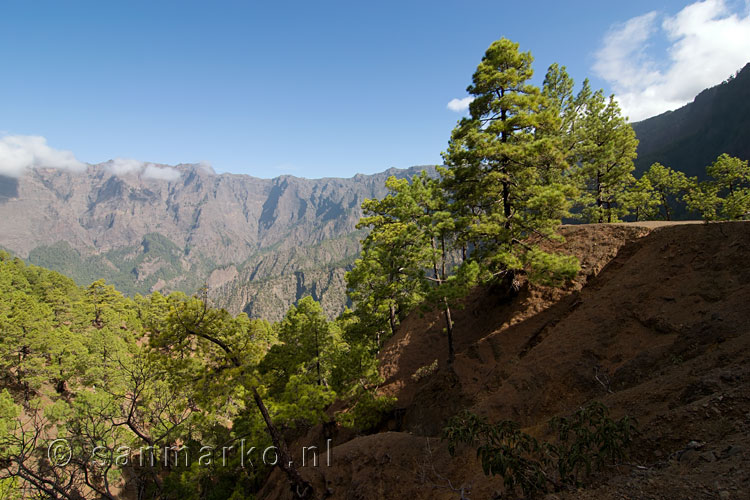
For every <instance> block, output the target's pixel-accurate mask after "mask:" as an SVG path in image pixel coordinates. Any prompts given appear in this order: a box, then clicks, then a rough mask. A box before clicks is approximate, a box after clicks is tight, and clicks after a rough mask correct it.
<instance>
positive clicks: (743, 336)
mask: <svg viewBox="0 0 750 500" xmlns="http://www.w3.org/2000/svg"><path fill="white" fill-rule="evenodd" d="M659 226H662V225H657V224H651V225H585V226H570V227H564V228H563V229H562V230H561V232H562V234H563V235H564V236H565V239H566V241H565V242H564V243H556V244H555V245H553V246H556V247H557V249H558V250H560V251H564V252H566V253H569V254H572V255H576V256H578V257H579V259H580V260H581V263H582V270H581V273H580V274H579V276H578V277H577V278H576V280H575V281H574V282H573V283H572V284H570V285H568V286H567V287H565V288H563V289H549V288H544V287H538V286H529V285H528V284H526V283H524V284H523V286H522V287H521V289H520V291H519V292H518V294H517V295H516V296H514V297H510V296H508V295H507V293H506V292H505V291H502V290H491V289H477V290H475V291H474V292H473V293H472V294H471V295H470V296H469V297H468V298H467V299H466V301H465V305H464V307H463V308H462V309H460V310H457V311H455V312H454V319H455V337H456V352H457V354H456V361H455V363H454V364H453V368H452V369H450V368H449V367H448V366H447V364H446V359H447V343H446V338H445V334H444V333H443V324H442V317H441V316H440V315H439V314H438V313H437V312H428V313H419V312H416V313H413V314H412V315H411V316H409V317H408V318H407V319H406V320H405V321H404V322H403V323H402V325H401V326H400V329H399V332H398V333H397V335H396V336H394V337H393V338H392V339H391V340H390V341H389V343H388V345H387V346H386V347H385V349H384V350H383V352H382V354H381V369H382V373H383V376H384V377H385V379H386V382H385V384H384V386H383V391H384V392H385V393H389V394H393V395H395V396H396V397H397V398H398V404H397V408H398V409H397V410H396V411H395V412H394V416H393V418H391V420H390V421H389V422H387V423H386V424H384V426H383V430H384V431H386V430H387V429H391V431H389V432H381V433H376V434H372V435H367V436H351V435H346V436H345V434H344V433H340V434H338V435H336V436H334V438H333V444H334V446H335V447H334V448H333V450H332V453H331V466H330V467H328V466H326V464H323V465H322V466H321V467H318V468H310V467H308V468H305V469H303V474H305V475H306V476H307V477H309V478H310V479H311V480H312V481H313V482H314V483H315V485H316V487H317V489H318V491H320V492H323V491H327V492H328V493H327V494H328V497H327V498H336V499H380V498H389V499H390V498H393V499H398V498H408V499H410V500H417V499H433V498H435V499H459V498H471V499H490V498H500V497H499V496H497V497H496V495H499V494H502V492H503V487H502V479H501V478H499V477H493V478H490V477H486V476H484V474H483V473H482V470H481V467H480V465H479V463H478V462H477V460H476V459H475V451H474V450H472V449H469V448H468V447H467V448H465V449H463V450H459V453H458V455H457V456H456V457H454V458H451V457H450V456H449V455H448V453H447V449H446V446H445V444H444V443H442V442H441V441H440V438H439V435H440V430H441V429H442V427H443V425H444V423H445V421H446V419H447V418H449V417H451V416H452V415H453V414H455V413H456V412H458V411H459V410H461V409H464V408H468V409H470V410H472V411H474V412H476V413H479V414H483V415H485V416H487V417H488V418H489V419H490V420H491V421H499V420H504V419H510V420H515V421H517V422H519V423H520V424H521V425H522V426H523V427H524V428H525V430H526V431H527V432H530V433H532V434H535V435H539V436H541V435H542V434H543V433H544V432H545V431H544V429H545V428H546V422H547V421H548V420H549V419H550V418H551V417H553V416H555V415H566V414H570V413H572V412H573V411H575V410H576V409H577V408H579V407H580V406H581V405H583V404H585V403H586V402H588V401H592V400H598V401H602V402H603V403H604V404H606V405H607V406H608V407H609V408H610V409H611V412H612V415H613V416H614V417H619V416H622V415H624V414H627V415H630V416H632V417H635V418H636V419H637V421H638V422H639V429H640V431H641V434H640V435H639V437H638V438H637V440H636V443H635V446H634V447H633V448H632V452H631V457H630V462H629V465H622V466H620V467H618V468H616V469H615V468H613V469H608V470H606V471H603V472H601V473H599V474H598V475H597V476H596V477H594V478H593V481H592V482H591V484H590V485H589V487H588V488H586V489H582V490H580V491H568V492H561V493H556V494H555V495H550V496H549V498H587V499H599V498H612V499H614V498H618V499H619V498H644V499H645V498H664V499H677V498H723V499H731V498H743V499H744V498H750V223H721V224H709V225H703V224H700V225H683V224H675V225H663V226H664V227H659ZM435 359H437V360H438V369H437V371H436V372H435V373H433V374H431V375H428V376H424V377H422V378H419V377H414V374H415V373H416V372H417V370H419V369H420V368H421V367H425V366H429V365H430V364H431V363H433V361H434V360H435ZM417 379H418V380H417ZM307 438H308V439H312V438H313V436H312V434H311V435H308V437H307ZM691 441H695V442H696V443H692V444H691V445H690V446H691V447H692V448H689V447H688V443H690V442H691ZM308 444H309V443H308ZM462 495H463V496H462ZM260 498H279V499H281V498H290V496H289V495H288V487H287V486H286V482H285V481H284V478H283V477H282V476H281V475H280V473H279V472H278V471H275V472H274V473H273V474H272V476H271V477H270V478H269V481H268V483H267V485H266V488H265V489H264V490H263V491H262V492H261V495H260ZM502 498H512V497H508V496H503V497H502Z"/></svg>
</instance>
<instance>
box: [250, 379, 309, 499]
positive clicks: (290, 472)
mask: <svg viewBox="0 0 750 500" xmlns="http://www.w3.org/2000/svg"><path fill="white" fill-rule="evenodd" d="M253 400H255V405H256V406H257V407H258V409H259V410H260V413H261V415H262V416H263V421H264V422H265V423H266V427H267V428H268V433H269V434H270V435H271V441H273V445H274V446H275V447H276V450H277V451H278V458H279V463H278V465H279V467H280V468H281V470H282V471H284V474H286V476H287V478H288V479H289V482H290V483H291V486H292V495H294V497H295V498H298V499H301V500H314V499H315V493H314V490H313V487H312V485H311V484H310V483H309V482H308V481H307V480H305V478H303V477H302V476H301V475H300V473H299V471H298V470H297V468H296V467H295V466H294V461H293V460H292V456H291V455H290V454H289V449H288V448H287V446H286V442H285V441H284V436H282V435H281V432H279V430H278V429H277V428H276V425H274V423H273V421H272V420H271V415H270V414H269V413H268V409H267V408H266V405H265V404H264V403H263V399H261V397H260V394H258V390H257V389H256V388H255V386H253Z"/></svg>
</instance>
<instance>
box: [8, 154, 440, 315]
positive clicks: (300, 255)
mask: <svg viewBox="0 0 750 500" xmlns="http://www.w3.org/2000/svg"><path fill="white" fill-rule="evenodd" d="M117 167H119V165H118V164H116V163H114V162H107V163H103V164H98V165H92V166H89V167H88V168H87V169H86V171H85V172H71V171H67V170H60V169H33V170H28V171H27V172H26V173H25V174H24V175H22V176H21V177H20V178H18V179H15V178H10V177H3V178H0V235H2V237H1V238H0V245H2V246H3V247H5V248H6V249H8V250H10V251H12V252H13V253H15V254H16V255H18V256H20V257H23V258H25V259H27V260H28V261H29V262H30V263H34V264H38V265H41V266H45V267H49V268H52V269H55V270H58V271H61V272H63V273H65V274H67V275H69V276H71V277H73V278H74V279H75V280H76V281H78V282H79V283H81V284H88V283H91V282H92V281H95V280H97V279H100V278H105V279H106V280H107V281H108V282H110V283H113V284H115V285H116V286H117V288H118V289H120V290H122V291H124V292H126V293H129V294H134V293H147V292H150V291H152V290H163V291H171V290H182V291H185V292H187V293H193V292H195V291H196V290H197V289H198V288H200V287H201V286H202V285H203V284H207V285H208V287H209V294H210V296H211V298H212V299H214V302H215V303H216V304H217V305H220V306H224V307H226V308H228V309H229V310H230V311H232V312H233V313H239V312H241V311H243V310H245V311H246V312H248V313H249V314H251V315H252V316H256V317H264V318H267V319H279V318H280V317H281V316H282V315H283V313H284V312H285V311H286V309H287V308H288V307H289V305H290V304H291V303H293V302H294V301H296V300H297V299H299V298H300V297H301V296H303V295H306V294H310V295H312V296H313V297H314V298H315V299H316V300H319V301H322V303H323V305H324V307H325V308H326V311H327V312H328V313H329V314H331V315H335V314H338V313H339V312H341V310H342V308H343V306H344V304H345V303H346V297H345V290H344V280H343V278H344V272H345V270H346V267H347V266H348V265H350V264H351V263H352V262H353V260H354V258H355V257H356V256H357V255H358V253H359V238H360V237H361V233H360V232H359V231H357V230H356V229H355V226H356V224H357V222H358V220H359V218H360V216H361V209H360V205H361V204H362V201H363V200H364V199H365V198H372V197H382V196H384V195H385V191H386V190H385V187H384V183H385V179H386V178H387V177H388V176H389V175H396V176H411V175H413V174H414V173H417V172H418V171H420V170H422V168H421V167H414V168H411V169H408V170H396V169H390V170H387V171H385V172H382V173H379V174H375V175H355V176H354V177H352V178H349V179H335V178H327V179H315V180H308V179H301V178H297V177H292V176H281V177H277V178H275V179H258V178H254V177H250V176H247V175H233V174H221V175H217V174H215V173H214V172H213V171H212V170H211V169H210V168H207V167H206V166H203V165H199V164H196V165H193V164H187V165H177V166H176V167H166V166H153V167H154V168H155V169H156V170H155V171H158V172H161V174H160V175H146V174H147V173H146V172H145V170H132V169H130V170H128V169H122V168H117ZM428 168H429V167H428ZM167 174H169V175H167Z"/></svg>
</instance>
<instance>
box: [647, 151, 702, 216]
mask: <svg viewBox="0 0 750 500" xmlns="http://www.w3.org/2000/svg"><path fill="white" fill-rule="evenodd" d="M643 178H644V179H646V180H647V181H648V183H649V185H650V186H651V188H652V189H653V191H654V194H655V196H656V198H657V199H658V203H659V212H660V213H659V215H660V216H661V217H662V218H663V219H664V220H672V217H673V216H674V207H673V204H674V202H675V201H676V200H679V199H680V198H681V197H682V196H683V195H684V194H685V193H686V192H687V191H688V189H689V188H690V186H691V185H692V181H691V179H689V178H688V177H687V176H686V175H685V174H684V173H682V172H678V171H675V170H672V169H671V168H669V167H665V166H664V165H662V164H661V163H654V164H653V165H651V167H649V169H648V170H647V171H646V172H645V173H644V174H643Z"/></svg>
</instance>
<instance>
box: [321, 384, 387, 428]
mask: <svg viewBox="0 0 750 500" xmlns="http://www.w3.org/2000/svg"><path fill="white" fill-rule="evenodd" d="M395 403H396V398H395V397H393V396H382V395H378V394H376V393H375V392H374V391H362V393H361V394H360V396H359V397H358V398H357V400H356V403H355V404H354V405H353V406H351V407H350V408H349V409H348V410H347V411H345V412H340V413H338V414H337V415H336V419H337V420H338V422H339V423H341V425H343V426H344V427H349V428H354V429H359V430H364V431H366V430H370V429H372V428H373V427H374V426H375V425H377V424H379V423H380V422H381V421H382V419H383V416H384V415H385V414H386V413H388V412H389V411H390V410H391V409H392V408H393V405H394V404H395Z"/></svg>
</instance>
